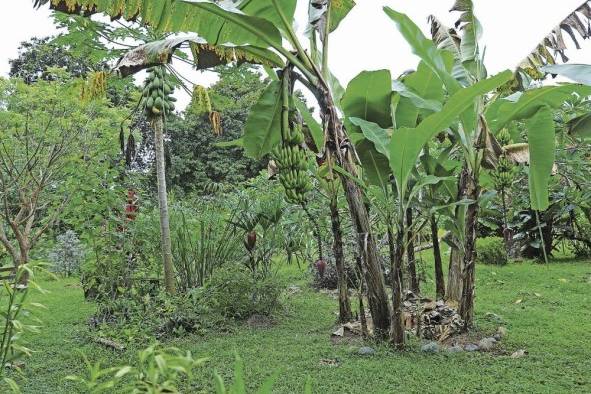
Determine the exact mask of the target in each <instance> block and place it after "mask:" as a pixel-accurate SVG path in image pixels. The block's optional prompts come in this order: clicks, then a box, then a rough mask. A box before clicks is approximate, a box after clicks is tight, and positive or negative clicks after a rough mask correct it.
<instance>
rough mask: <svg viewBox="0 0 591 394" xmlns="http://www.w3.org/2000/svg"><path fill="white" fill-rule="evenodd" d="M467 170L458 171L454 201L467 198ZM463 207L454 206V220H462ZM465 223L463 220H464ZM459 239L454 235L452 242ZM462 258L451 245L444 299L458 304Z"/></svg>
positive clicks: (456, 241) (462, 267)
mask: <svg viewBox="0 0 591 394" xmlns="http://www.w3.org/2000/svg"><path fill="white" fill-rule="evenodd" d="M468 178H469V176H468V170H467V168H466V167H465V166H464V168H462V171H461V173H460V179H459V182H458V194H457V198H456V201H460V200H462V199H465V198H468V196H467V192H468V181H469V179H468ZM463 209H464V208H463V207H461V206H456V208H455V220H456V221H457V222H458V223H459V222H460V221H463V220H464V218H463V215H462V213H463V212H462V211H461V210H463ZM464 223H465V222H464ZM459 242H460V240H458V239H457V237H454V243H459ZM463 264H464V258H463V255H462V251H461V250H460V249H459V248H458V247H457V246H452V247H451V253H450V256H449V271H448V274H447V292H446V300H447V301H450V302H452V303H457V304H459V303H460V301H461V299H462V289H463V280H462V273H463V270H464V265H463Z"/></svg>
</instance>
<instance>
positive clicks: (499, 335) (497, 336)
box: [492, 332, 502, 342]
mask: <svg viewBox="0 0 591 394" xmlns="http://www.w3.org/2000/svg"><path fill="white" fill-rule="evenodd" d="M492 337H493V338H494V339H495V341H497V342H499V341H500V340H501V338H502V337H501V334H499V333H498V332H497V333H496V334H495V335H493V336H492Z"/></svg>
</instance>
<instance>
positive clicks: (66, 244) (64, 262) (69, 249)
mask: <svg viewBox="0 0 591 394" xmlns="http://www.w3.org/2000/svg"><path fill="white" fill-rule="evenodd" d="M83 259H84V250H83V248H82V245H81V244H80V240H79V239H78V235H76V233H75V232H73V231H72V230H68V231H66V232H65V233H63V234H60V235H58V236H57V244H56V246H55V247H54V249H53V250H52V251H51V252H50V253H49V260H50V261H51V263H52V269H53V271H55V272H57V273H59V274H62V275H64V276H70V275H72V274H75V273H76V274H77V273H79V272H80V264H81V263H82V260H83Z"/></svg>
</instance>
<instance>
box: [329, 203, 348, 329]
mask: <svg viewBox="0 0 591 394" xmlns="http://www.w3.org/2000/svg"><path fill="white" fill-rule="evenodd" d="M330 221H331V224H332V236H333V244H332V250H333V253H334V260H335V266H336V269H337V279H338V289H339V321H340V322H341V323H346V322H348V321H351V315H352V314H351V303H350V301H349V289H348V287H347V273H346V272H345V254H344V253H343V232H342V230H341V218H340V216H339V209H338V206H337V197H336V196H334V197H333V198H332V199H331V200H330Z"/></svg>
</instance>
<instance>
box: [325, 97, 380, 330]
mask: <svg viewBox="0 0 591 394" xmlns="http://www.w3.org/2000/svg"><path fill="white" fill-rule="evenodd" d="M320 106H321V108H322V117H323V120H324V124H325V127H326V134H327V142H326V146H327V150H328V154H330V155H332V156H333V157H336V158H337V164H339V165H340V166H341V168H342V169H343V170H345V171H346V173H347V174H342V173H340V174H339V176H340V178H341V183H342V185H343V190H344V193H345V196H346V198H347V203H348V206H349V212H350V214H351V222H352V223H353V226H354V228H355V231H356V232H357V244H358V247H359V253H360V256H361V258H362V261H363V264H365V268H366V269H365V272H366V274H365V276H366V277H365V281H366V284H367V292H368V302H369V309H370V312H371V316H372V320H373V324H374V333H375V335H376V337H378V338H386V337H387V336H388V331H389V329H390V306H389V303H388V295H387V293H386V283H385V280H384V273H383V271H382V265H381V263H380V260H379V256H378V250H377V243H376V240H375V238H374V235H373V232H372V229H371V224H370V220H369V213H368V211H367V208H366V206H365V204H364V201H363V193H362V191H361V189H360V187H359V185H358V184H357V183H356V182H355V181H354V179H355V178H356V177H357V168H356V166H355V164H354V161H353V156H352V152H351V150H352V149H353V147H352V146H350V145H349V144H350V142H349V140H348V139H347V138H346V136H345V133H344V131H343V125H342V123H341V121H340V119H339V116H338V112H337V109H336V107H335V106H334V104H333V102H332V97H331V95H330V92H329V91H328V90H324V91H323V92H322V100H321V101H320Z"/></svg>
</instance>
